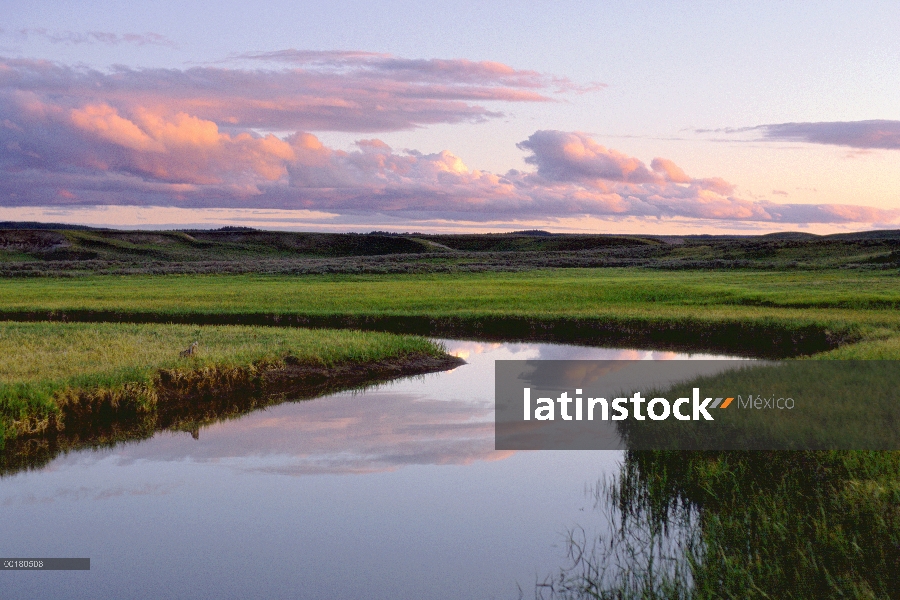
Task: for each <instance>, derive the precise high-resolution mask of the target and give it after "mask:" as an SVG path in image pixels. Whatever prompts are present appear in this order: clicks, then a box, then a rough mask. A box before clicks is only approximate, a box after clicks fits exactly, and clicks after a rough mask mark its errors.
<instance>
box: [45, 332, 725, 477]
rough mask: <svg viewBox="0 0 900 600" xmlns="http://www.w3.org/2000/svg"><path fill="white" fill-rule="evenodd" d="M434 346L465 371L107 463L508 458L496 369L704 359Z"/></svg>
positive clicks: (150, 447) (257, 419) (351, 463)
mask: <svg viewBox="0 0 900 600" xmlns="http://www.w3.org/2000/svg"><path fill="white" fill-rule="evenodd" d="M441 342H442V343H444V344H445V346H446V347H447V351H448V353H450V354H453V355H455V356H459V357H461V358H464V359H465V360H467V362H468V364H466V365H464V366H463V367H461V368H457V369H453V370H451V371H446V372H443V373H434V374H429V375H425V376H420V377H415V378H410V379H406V380H401V381H396V382H392V383H387V384H383V385H379V386H377V387H375V388H372V389H368V390H366V391H364V392H343V393H339V394H333V395H330V396H325V397H322V398H318V399H315V400H311V401H304V402H297V403H286V404H281V405H278V406H273V407H269V408H267V409H265V410H262V411H257V412H254V413H251V414H249V415H245V416H244V417H242V418H240V419H237V420H229V421H224V422H220V423H215V424H212V425H210V426H207V427H203V428H201V429H200V430H199V432H194V433H193V434H188V433H185V432H164V433H161V434H157V435H156V436H155V437H154V438H153V439H152V440H148V441H146V442H143V443H140V444H133V445H127V446H123V447H121V448H119V449H117V450H115V451H114V452H113V453H112V454H113V455H114V456H115V459H116V460H117V461H118V462H119V463H120V464H129V463H132V462H134V461H138V460H154V461H178V460H191V461H195V462H209V461H214V462H216V463H217V464H219V465H228V466H230V467H231V468H234V469H238V470H258V471H267V472H272V473H281V474H289V475H304V474H326V473H331V474H350V473H373V472H379V471H389V470H393V469H396V468H399V467H403V466H407V465H447V464H469V463H471V462H473V461H478V460H501V459H504V458H506V457H508V456H510V455H512V452H511V451H495V450H494V422H493V419H494V361H495V360H534V359H541V360H554V359H563V360H623V359H631V360H683V359H685V358H688V357H690V358H697V359H700V358H705V359H708V358H710V355H706V354H695V355H685V354H679V353H674V352H655V351H645V350H621V349H606V348H589V347H579V346H564V345H554V344H526V343H522V344H500V343H483V342H473V341H458V340H441ZM715 358H719V357H715ZM107 456H108V454H106V453H104V452H99V453H90V454H79V453H75V454H73V455H72V456H71V457H68V458H65V459H62V461H63V463H70V462H80V463H84V462H86V461H87V462H91V461H97V460H102V459H105V458H106V457H107ZM249 458H252V459H253V460H247V459H249Z"/></svg>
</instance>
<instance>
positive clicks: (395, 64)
mask: <svg viewBox="0 0 900 600" xmlns="http://www.w3.org/2000/svg"><path fill="white" fill-rule="evenodd" d="M233 58H235V59H247V60H256V61H266V62H280V63H288V64H293V65H298V66H299V65H306V66H311V65H315V66H318V67H320V68H322V67H325V68H328V69H332V70H340V69H348V68H351V69H352V68H359V66H360V65H364V66H365V68H366V70H367V71H368V72H369V73H370V74H371V75H372V76H379V77H384V76H386V77H389V78H390V79H392V80H395V81H407V82H446V81H452V82H453V83H454V84H460V83H468V84H472V85H485V86H495V85H501V86H509V87H512V88H525V89H527V88H531V89H545V88H554V89H555V91H556V92H558V93H561V92H576V93H585V92H590V91H596V90H598V89H602V88H604V87H606V85H605V84H603V83H598V82H592V83H589V84H587V85H578V84H576V83H574V82H572V81H571V80H570V79H568V78H566V77H552V76H547V75H544V74H542V73H538V72H537V71H526V70H518V69H514V68H512V67H510V66H509V65H505V64H503V63H499V62H493V61H477V62H476V61H471V60H466V59H453V60H446V59H436V58H432V59H409V58H398V57H395V56H391V55H389V54H380V53H375V52H360V51H314V50H295V49H288V50H277V51H273V52H249V53H245V54H240V55H237V56H235V57H233Z"/></svg>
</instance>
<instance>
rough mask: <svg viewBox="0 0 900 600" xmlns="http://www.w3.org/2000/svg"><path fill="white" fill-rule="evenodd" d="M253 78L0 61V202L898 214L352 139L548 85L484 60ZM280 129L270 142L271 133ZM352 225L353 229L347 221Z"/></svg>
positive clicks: (442, 118) (556, 143)
mask: <svg viewBox="0 0 900 600" xmlns="http://www.w3.org/2000/svg"><path fill="white" fill-rule="evenodd" d="M244 59H248V60H253V61H255V60H259V61H265V62H271V61H276V62H278V63H279V64H290V65H291V66H290V68H284V67H281V68H279V69H278V70H258V69H245V68H222V67H198V68H193V69H187V70H178V69H130V68H126V67H119V68H115V69H113V70H111V71H109V72H100V71H96V70H92V69H80V68H73V67H67V66H64V65H59V64H55V63H50V62H46V61H36V60H10V59H8V60H5V61H0V172H2V177H0V206H32V207H34V206H45V207H51V206H57V207H73V206H97V205H101V206H102V205H131V206H174V207H181V208H193V209H196V208H216V207H217V208H233V209H238V208H263V209H282V210H284V209H287V210H303V211H314V212H324V213H328V214H334V215H357V216H365V215H369V216H371V215H375V214H378V215H383V216H388V217H390V218H392V219H409V220H428V219H443V220H446V221H454V220H455V221H467V222H491V221H500V220H506V221H508V220H510V219H531V220H537V219H577V218H584V217H590V218H610V219H627V218H641V219H654V220H657V221H660V220H665V219H672V218H680V219H696V220H701V221H704V220H706V221H717V222H718V221H731V222H748V223H749V222H757V223H855V222H863V221H866V222H870V221H877V222H879V223H889V222H894V220H895V219H896V217H897V216H898V215H897V211H890V210H881V209H876V208H867V207H857V206H841V205H791V204H777V203H773V202H769V201H755V200H747V199H743V198H741V197H740V196H738V195H736V190H735V188H734V186H733V185H731V184H730V183H728V182H727V181H724V180H723V179H721V178H717V177H705V178H701V177H692V176H690V175H688V174H687V173H686V172H685V171H684V169H682V168H681V167H680V166H679V165H677V164H676V163H675V162H674V161H672V160H670V159H668V158H663V157H656V158H653V159H652V160H651V161H650V162H649V165H648V164H647V163H645V162H644V161H642V160H641V159H639V158H637V157H634V156H630V155H628V154H626V153H624V152H621V151H618V150H615V149H612V148H608V147H606V146H604V145H602V144H600V143H599V142H598V141H596V140H594V139H593V138H592V137H591V136H589V135H587V134H585V133H580V132H564V131H554V130H540V131H536V132H534V133H533V134H532V135H531V136H529V137H528V139H526V140H523V141H522V142H520V143H519V144H518V147H519V149H521V150H523V151H525V152H526V157H525V161H526V163H527V164H529V165H531V166H532V167H533V170H531V171H528V172H520V171H515V170H512V171H509V172H507V173H505V174H502V175H500V174H495V173H490V172H487V171H480V170H477V169H470V168H468V166H467V165H465V164H464V162H463V161H462V160H461V159H460V158H459V157H458V156H456V155H455V154H453V153H452V152H450V151H449V150H445V151H443V152H437V153H433V154H423V153H420V152H417V151H415V150H404V151H396V150H394V149H392V148H390V147H389V146H388V145H387V144H386V143H384V142H383V141H381V140H379V139H377V138H374V137H370V136H367V135H363V136H361V137H363V138H364V139H360V140H359V141H358V142H357V144H356V147H355V148H354V149H352V150H339V149H335V148H329V147H328V146H326V145H325V144H323V143H322V141H321V140H320V139H319V138H318V137H317V136H316V135H315V134H314V133H313V131H316V130H331V131H334V130H338V131H353V132H360V133H363V134H367V133H369V132H374V131H395V130H399V129H408V128H411V127H420V126H424V125H427V124H429V123H438V122H441V123H456V122H459V121H472V120H475V121H477V120H481V119H486V118H490V117H491V116H492V115H495V114H499V113H496V112H493V111H490V110H488V109H486V108H484V107H482V106H481V105H480V104H478V102H481V101H482V100H485V101H504V102H519V101H527V102H545V101H549V100H550V99H551V95H549V94H551V93H552V92H551V91H550V90H551V89H552V88H554V87H559V86H560V85H562V84H561V83H560V81H561V80H558V79H554V78H548V77H545V76H543V75H540V74H538V73H535V72H532V71H520V70H516V69H513V68H511V67H509V66H506V65H502V64H499V63H492V62H473V61H466V60H409V59H401V58H396V57H392V56H387V55H383V54H373V53H366V52H299V51H295V50H290V51H284V52H283V53H279V54H278V55H277V56H274V55H273V53H268V54H266V55H255V56H245V57H244ZM276 131H277V132H278V135H276V134H275V133H270V132H276ZM359 218H363V217H359Z"/></svg>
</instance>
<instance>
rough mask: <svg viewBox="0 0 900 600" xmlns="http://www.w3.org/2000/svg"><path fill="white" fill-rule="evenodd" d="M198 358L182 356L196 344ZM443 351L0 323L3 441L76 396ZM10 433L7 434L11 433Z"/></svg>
mask: <svg viewBox="0 0 900 600" xmlns="http://www.w3.org/2000/svg"><path fill="white" fill-rule="evenodd" d="M195 341H196V342H198V346H197V350H196V352H195V353H194V354H193V355H192V356H190V357H181V356H179V354H180V351H182V350H184V349H186V348H187V347H188V346H190V344H191V343H193V342H195ZM441 353H442V349H441V348H440V347H438V346H437V345H435V344H434V343H432V342H430V341H428V340H426V339H424V338H420V337H415V336H397V335H391V334H384V333H369V332H365V333H364V332H359V331H348V330H341V331H336V330H308V329H295V328H281V327H250V326H192V325H158V324H104V323H100V324H93V323H10V322H3V323H0V442H2V441H3V439H4V436H5V437H10V436H12V435H15V433H16V432H17V431H21V430H22V429H23V428H24V429H28V427H29V426H28V423H32V424H33V423H35V422H37V423H40V422H42V420H45V419H46V418H47V417H48V416H49V415H51V414H53V413H55V412H57V411H58V410H59V402H60V401H61V399H62V398H64V397H65V396H66V395H67V394H71V393H73V392H76V391H79V392H80V391H87V392H90V391H92V390H94V391H96V390H101V391H107V392H108V391H112V392H115V391H116V390H121V389H122V388H123V387H126V386H131V387H132V388H141V389H146V388H148V387H149V386H151V385H152V381H153V378H154V376H155V375H156V374H157V373H159V372H161V371H170V372H173V373H179V372H181V373H185V372H195V371H203V370H209V369H215V370H219V371H221V370H222V369H228V368H244V367H252V366H253V365H261V364H270V365H277V364H280V363H281V362H282V361H283V360H284V359H285V357H292V358H291V360H292V361H293V362H299V363H309V364H319V365H323V366H331V365H333V364H336V363H343V362H351V363H371V362H375V361H379V360H385V359H391V358H398V357H402V356H405V355H411V354H416V355H430V356H437V355H439V354H441ZM4 432H5V433H4Z"/></svg>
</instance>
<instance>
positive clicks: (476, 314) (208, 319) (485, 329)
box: [0, 269, 900, 358]
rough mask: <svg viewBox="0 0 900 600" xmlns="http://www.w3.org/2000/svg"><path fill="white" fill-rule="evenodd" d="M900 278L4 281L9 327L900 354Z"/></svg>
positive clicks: (762, 274)
mask: <svg viewBox="0 0 900 600" xmlns="http://www.w3.org/2000/svg"><path fill="white" fill-rule="evenodd" d="M897 308H900V286H898V285H897V276H896V274H895V273H893V272H888V271H877V272H876V271H873V272H859V271H850V270H838V269H832V270H816V271H789V272H788V271H734V272H731V271H729V272H725V271H677V272H661V271H647V270H640V269H557V270H544V271H530V272H522V273H501V274H497V273H494V274H485V273H457V274H445V275H435V274H429V275H380V276H374V275H367V276H362V275H359V276H353V275H331V276H297V277H285V276H261V275H209V276H195V277H184V276H128V277H98V276H95V277H84V278H78V279H66V280H64V279H55V278H41V279H27V280H21V279H20V280H9V279H2V280H0V317H2V318H4V319H9V320H21V321H41V320H53V321H92V322H98V321H105V322H150V323H168V322H174V323H205V324H244V325H267V326H285V325H289V326H294V327H326V328H327V327H331V328H355V329H364V330H379V331H390V332H394V333H411V334H417V335H443V336H447V337H476V338H478V339H494V340H532V341H539V340H541V341H556V342H569V343H583V344H588V345H617V346H631V347H646V348H671V349H676V350H682V351H684V350H687V351H691V350H698V351H699V350H707V351H709V350H714V351H722V352H723V353H728V354H740V355H746V356H767V357H789V356H798V355H813V354H819V353H823V352H836V354H834V355H833V356H834V357H840V358H897V357H900V353H898V349H900V311H898V310H897Z"/></svg>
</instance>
